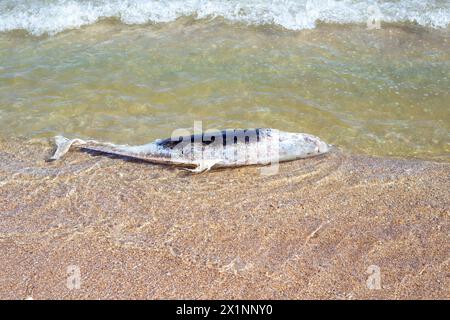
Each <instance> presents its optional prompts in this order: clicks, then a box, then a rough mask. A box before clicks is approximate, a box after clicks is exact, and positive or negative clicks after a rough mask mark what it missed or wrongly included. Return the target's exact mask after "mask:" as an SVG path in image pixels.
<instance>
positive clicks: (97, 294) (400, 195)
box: [0, 139, 450, 299]
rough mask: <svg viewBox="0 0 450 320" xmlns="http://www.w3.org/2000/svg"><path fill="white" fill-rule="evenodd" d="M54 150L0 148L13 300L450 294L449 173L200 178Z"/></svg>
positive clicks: (371, 168) (412, 167)
mask: <svg viewBox="0 0 450 320" xmlns="http://www.w3.org/2000/svg"><path fill="white" fill-rule="evenodd" d="M51 151H52V146H51V144H50V142H49V143H44V142H39V141H38V142H36V141H27V140H20V139H13V140H8V141H7V140H5V139H3V140H0V158H1V160H0V217H1V219H0V255H1V257H2V259H0V270H1V271H0V298H1V299H31V298H32V299H48V298H52V299H85V298H90V299H99V298H104V299H122V298H130V299H168V298H175V299H180V298H189V299H212V298H220V299H304V298H305V299H316V298H332V299H363V298H368V299H381V298H389V299H407V298H417V299H426V298H437V299H449V298H450V292H449V288H450V283H449V222H450V220H449V213H450V203H449V202H450V192H449V190H450V179H449V177H450V164H449V163H437V162H427V161H419V160H396V159H384V158H372V157H366V156H357V155H348V154H344V153H343V152H339V151H335V152H333V153H331V154H328V155H326V156H320V157H317V158H312V159H308V160H299V161H293V162H289V163H283V164H281V165H280V170H279V173H278V174H276V175H273V176H263V175H261V174H260V169H259V168H257V167H245V168H239V169H232V170H218V171H213V172H209V173H206V174H202V175H192V174H189V173H187V172H184V171H182V170H179V169H172V168H167V167H163V166H156V165H151V164H147V163H144V162H134V161H127V160H126V159H120V158H111V157H107V156H103V155H92V154H87V153H84V152H79V151H73V152H70V153H69V154H67V155H66V157H65V158H64V159H63V160H62V161H60V162H54V163H47V162H45V159H46V158H47V157H48V156H49V154H50V153H51ZM70 266H75V267H76V268H79V271H80V276H81V283H80V286H79V289H77V288H70V286H69V287H68V285H67V284H68V283H67V279H68V276H70V274H68V267H70ZM371 266H372V267H371ZM373 266H375V267H378V268H379V271H380V285H381V288H380V289H376V288H372V289H370V288H368V286H367V279H368V278H369V277H370V273H368V269H369V271H370V268H372V270H373Z"/></svg>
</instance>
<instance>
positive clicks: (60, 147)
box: [48, 136, 86, 161]
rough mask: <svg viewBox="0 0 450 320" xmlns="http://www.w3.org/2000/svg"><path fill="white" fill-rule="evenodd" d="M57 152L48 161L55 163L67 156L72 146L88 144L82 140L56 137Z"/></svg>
mask: <svg viewBox="0 0 450 320" xmlns="http://www.w3.org/2000/svg"><path fill="white" fill-rule="evenodd" d="M55 143H56V150H55V153H54V154H53V156H51V157H50V158H49V159H48V161H55V160H58V159H60V158H61V157H62V156H63V155H65V154H66V153H67V152H68V151H69V149H70V147H71V146H72V145H83V144H86V141H84V140H81V139H72V140H71V139H67V138H65V137H63V136H56V137H55Z"/></svg>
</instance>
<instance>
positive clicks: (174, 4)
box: [0, 0, 450, 35]
mask: <svg viewBox="0 0 450 320" xmlns="http://www.w3.org/2000/svg"><path fill="white" fill-rule="evenodd" d="M374 5H375V7H376V8H378V9H379V15H380V16H379V18H380V20H381V21H385V22H416V23H418V24H420V25H422V26H427V27H433V28H445V27H447V26H448V25H449V24H450V1H448V0H393V1H386V0H378V1H377V0H1V1H0V31H11V30H20V29H23V30H27V31H28V32H29V33H31V34H33V35H42V34H55V33H58V32H61V31H63V30H67V29H73V28H79V27H81V26H84V25H88V24H92V23H95V22H97V21H98V20H100V19H102V18H118V19H120V20H121V21H122V22H123V23H126V24H143V23H163V22H170V21H174V20H175V19H177V18H179V17H182V16H194V17H196V18H197V19H204V18H207V19H208V18H215V17H223V18H225V19H227V20H229V21H236V22H243V23H247V24H253V25H259V24H275V25H280V26H282V27H284V28H287V29H291V30H300V29H310V28H314V27H315V25H316V23H317V21H323V22H328V23H366V22H367V21H368V19H369V18H370V17H375V18H378V14H376V13H375V16H374V10H373V6H374ZM371 6H372V9H370V8H371ZM375 12H376V11H375Z"/></svg>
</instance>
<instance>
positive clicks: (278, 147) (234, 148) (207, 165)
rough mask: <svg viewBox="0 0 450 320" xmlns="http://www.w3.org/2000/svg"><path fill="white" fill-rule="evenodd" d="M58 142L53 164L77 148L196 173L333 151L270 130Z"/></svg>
mask: <svg viewBox="0 0 450 320" xmlns="http://www.w3.org/2000/svg"><path fill="white" fill-rule="evenodd" d="M55 142H56V151H55V153H54V155H53V156H52V157H51V158H50V159H49V161H53V160H58V159H60V158H61V157H62V156H63V155H64V154H66V153H67V152H68V151H69V149H70V148H71V147H72V146H77V147H79V148H80V149H84V150H90V151H97V152H101V153H107V154H113V155H119V156H125V157H129V158H134V159H140V160H144V161H148V162H151V163H157V164H167V165H175V166H181V167H184V169H186V170H189V171H192V172H196V173H199V172H204V171H208V170H210V169H212V168H219V167H238V166H245V165H268V164H271V163H278V162H282V161H289V160H295V159H302V158H308V157H313V156H317V155H320V154H324V153H327V152H328V151H329V150H330V146H329V145H328V144H327V143H325V142H323V141H322V140H320V139H319V138H318V137H315V136H313V135H309V134H305V133H291V132H283V131H279V130H276V129H266V128H260V129H229V130H222V131H205V132H202V133H199V134H193V135H180V136H172V137H171V138H168V139H158V140H155V141H153V142H151V143H148V144H144V145H139V146H128V145H116V144H112V143H106V142H98V141H95V140H81V139H72V140H70V139H67V138H65V137H62V136H56V137H55Z"/></svg>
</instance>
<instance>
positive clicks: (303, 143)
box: [280, 132, 330, 160]
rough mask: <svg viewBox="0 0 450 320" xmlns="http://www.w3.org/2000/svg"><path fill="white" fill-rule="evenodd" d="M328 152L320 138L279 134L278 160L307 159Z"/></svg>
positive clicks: (327, 147) (299, 134)
mask: <svg viewBox="0 0 450 320" xmlns="http://www.w3.org/2000/svg"><path fill="white" fill-rule="evenodd" d="M328 151H330V146H329V145H328V144H327V143H326V142H324V141H322V140H321V139H320V138H318V137H316V136H313V135H310V134H306V133H289V132H286V133H285V134H280V160H293V159H300V158H308V157H313V156H317V155H320V154H324V153H327V152H328Z"/></svg>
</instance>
